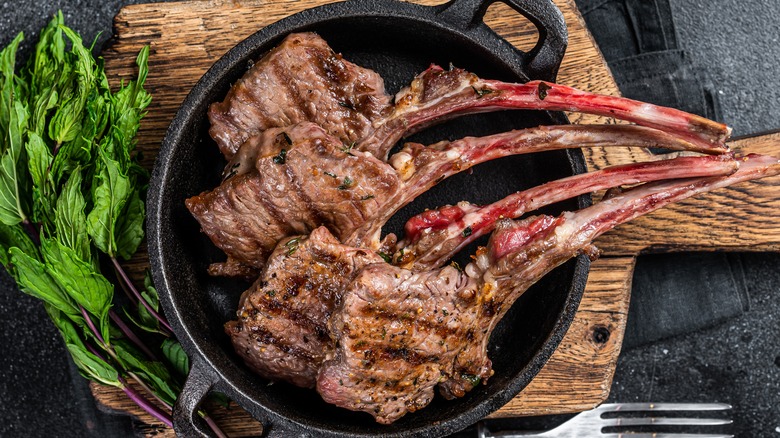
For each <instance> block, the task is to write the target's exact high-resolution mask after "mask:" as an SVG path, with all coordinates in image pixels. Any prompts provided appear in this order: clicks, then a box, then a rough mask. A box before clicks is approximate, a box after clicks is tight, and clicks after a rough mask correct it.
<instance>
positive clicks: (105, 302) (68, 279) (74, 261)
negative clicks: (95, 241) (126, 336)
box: [41, 238, 114, 341]
mask: <svg viewBox="0 0 780 438" xmlns="http://www.w3.org/2000/svg"><path fill="white" fill-rule="evenodd" d="M41 254H42V255H43V259H44V261H45V263H46V272H47V273H48V274H49V275H50V276H51V277H52V278H53V279H54V280H55V281H56V282H57V284H58V285H59V286H60V288H62V290H63V291H65V292H66V293H67V294H68V295H69V296H70V297H71V298H72V299H73V300H74V301H76V303H78V304H79V305H81V306H82V307H84V309H86V310H87V312H89V313H91V314H92V315H95V316H96V317H97V318H98V319H99V321H100V332H101V334H102V336H103V339H105V340H106V341H108V340H109V339H110V338H109V331H108V310H109V308H110V307H111V299H112V298H113V296H114V286H113V285H112V284H111V283H109V282H108V280H106V278H105V277H103V275H101V274H100V273H99V272H98V271H97V270H96V268H95V266H93V265H92V263H88V262H86V261H84V260H81V259H80V258H79V257H78V255H77V254H76V251H75V250H73V249H72V248H68V247H67V246H64V245H62V244H61V243H60V242H58V241H56V240H55V239H51V238H44V239H42V240H41Z"/></svg>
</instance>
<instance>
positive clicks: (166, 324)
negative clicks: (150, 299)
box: [111, 257, 173, 336]
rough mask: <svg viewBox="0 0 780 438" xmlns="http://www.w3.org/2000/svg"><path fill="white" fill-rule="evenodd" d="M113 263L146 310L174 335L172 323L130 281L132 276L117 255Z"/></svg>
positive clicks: (112, 260)
mask: <svg viewBox="0 0 780 438" xmlns="http://www.w3.org/2000/svg"><path fill="white" fill-rule="evenodd" d="M111 263H113V264H114V269H115V270H116V272H117V273H118V274H119V276H120V277H121V278H122V281H124V282H125V284H126V285H127V287H128V289H130V292H131V293H132V294H133V295H134V296H135V297H136V298H137V299H138V301H139V302H140V303H141V304H142V305H143V306H144V307H145V308H146V310H148V311H149V313H151V314H152V316H154V318H155V319H157V321H159V322H160V324H162V326H163V327H165V328H166V330H168V332H170V333H171V334H169V335H168V336H172V333H173V329H172V328H171V325H170V324H168V321H166V320H165V318H164V317H163V316H162V315H160V314H159V313H157V311H156V310H154V309H153V308H152V306H151V305H149V303H147V302H146V300H145V299H144V297H143V296H142V295H141V293H140V292H138V289H136V288H135V286H134V285H133V282H132V281H130V278H129V277H128V276H127V274H126V273H125V271H124V269H122V266H121V265H120V264H119V261H118V260H117V259H116V257H111Z"/></svg>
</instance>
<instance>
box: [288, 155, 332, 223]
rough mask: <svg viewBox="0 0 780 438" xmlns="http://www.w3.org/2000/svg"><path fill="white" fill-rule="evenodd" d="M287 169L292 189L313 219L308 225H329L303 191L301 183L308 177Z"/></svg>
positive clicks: (289, 168) (289, 167)
mask: <svg viewBox="0 0 780 438" xmlns="http://www.w3.org/2000/svg"><path fill="white" fill-rule="evenodd" d="M317 142H318V144H319V146H321V143H320V142H319V140H317ZM284 166H285V168H284V170H285V174H286V175H287V178H288V181H290V183H291V184H292V189H293V190H295V193H296V194H297V195H298V197H299V198H300V200H301V201H302V203H303V205H304V206H305V209H304V210H305V211H306V212H307V213H309V215H310V217H311V218H312V219H313V220H312V219H310V220H309V221H308V223H310V224H323V223H327V221H326V217H325V215H324V214H323V211H322V210H320V209H318V208H315V206H314V202H313V201H312V199H311V197H310V196H309V195H308V194H307V193H306V191H305V190H304V189H303V186H302V185H301V183H302V182H303V178H305V177H306V175H297V174H296V173H295V169H293V168H292V166H287V165H284Z"/></svg>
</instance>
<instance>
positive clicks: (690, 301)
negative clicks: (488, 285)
mask: <svg viewBox="0 0 780 438" xmlns="http://www.w3.org/2000/svg"><path fill="white" fill-rule="evenodd" d="M577 6H578V7H579V9H580V12H581V13H582V15H583V17H584V18H585V22H586V23H587V26H588V29H589V30H590V32H591V33H592V34H593V37H594V38H595V40H596V43H597V45H598V46H599V48H600V50H601V52H602V53H603V54H604V57H605V59H606V60H607V63H608V64H609V67H610V70H611V71H612V74H613V76H614V77H615V81H616V82H617V84H618V87H619V88H620V91H621V93H622V94H623V95H624V96H626V97H629V98H632V99H638V100H642V101H646V102H652V103H655V104H658V105H664V106H669V107H674V108H679V109H681V110H683V111H688V112H691V113H694V114H699V115H701V116H704V117H707V118H710V119H714V120H722V115H721V111H720V106H719V104H718V95H717V93H716V92H715V89H714V86H713V85H712V82H711V81H710V79H709V78H708V76H707V74H706V70H705V69H704V68H702V66H699V65H695V64H693V63H692V62H691V60H690V58H689V57H688V56H687V54H686V52H685V50H682V49H681V48H680V47H679V46H678V39H677V34H676V32H675V27H674V18H673V17H672V10H671V7H670V4H669V0H577ZM653 152H655V153H664V151H663V150H660V149H659V150H653ZM739 260H740V259H739V256H738V255H725V254H717V253H715V254H713V253H697V254H666V255H656V256H640V257H639V259H638V260H637V266H636V271H635V273H634V281H633V287H632V292H631V305H630V309H629V314H628V325H627V327H626V334H625V338H624V343H623V348H624V349H629V348H632V347H636V346H640V345H643V344H646V343H649V342H653V341H656V340H659V339H662V338H666V337H670V336H674V335H679V334H684V333H690V332H693V331H695V330H698V329H702V328H705V327H709V326H712V325H715V324H718V323H721V322H723V321H725V320H726V319H727V318H729V317H733V316H737V315H740V314H741V313H742V312H744V311H745V310H747V308H748V302H749V299H748V295H747V290H746V287H745V281H744V275H745V274H744V271H743V269H742V265H741V263H739Z"/></svg>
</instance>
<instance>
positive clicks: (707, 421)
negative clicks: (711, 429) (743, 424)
mask: <svg viewBox="0 0 780 438" xmlns="http://www.w3.org/2000/svg"><path fill="white" fill-rule="evenodd" d="M601 421H602V424H603V426H604V427H611V426H722V425H724V424H731V423H733V421H731V420H730V419H726V418H669V417H644V418H643V417H637V418H604V419H602V420H601Z"/></svg>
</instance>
